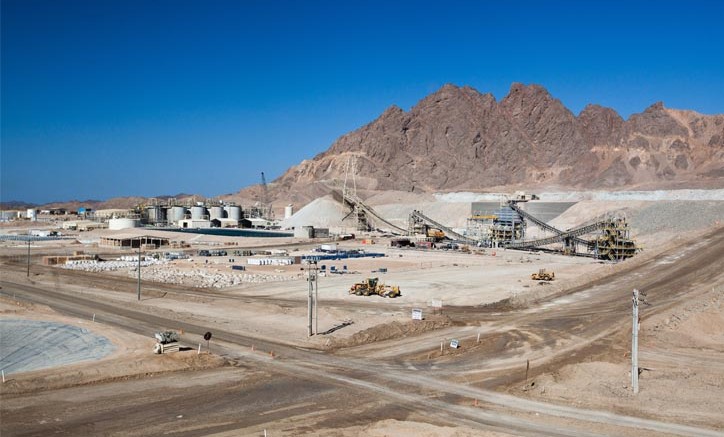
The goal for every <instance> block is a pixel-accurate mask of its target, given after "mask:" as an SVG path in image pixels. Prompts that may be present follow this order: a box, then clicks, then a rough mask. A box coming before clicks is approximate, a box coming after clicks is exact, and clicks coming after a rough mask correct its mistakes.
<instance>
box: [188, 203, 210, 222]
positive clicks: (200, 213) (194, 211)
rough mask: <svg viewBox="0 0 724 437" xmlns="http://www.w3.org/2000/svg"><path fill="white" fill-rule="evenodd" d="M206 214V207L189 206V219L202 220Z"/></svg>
mask: <svg viewBox="0 0 724 437" xmlns="http://www.w3.org/2000/svg"><path fill="white" fill-rule="evenodd" d="M206 216H207V214H206V208H204V207H203V206H192V207H191V220H204V219H205V218H206Z"/></svg>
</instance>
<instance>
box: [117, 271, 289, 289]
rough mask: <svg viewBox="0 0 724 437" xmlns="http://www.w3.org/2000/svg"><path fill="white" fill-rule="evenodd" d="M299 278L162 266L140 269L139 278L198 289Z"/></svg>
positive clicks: (129, 274) (132, 273) (131, 274)
mask: <svg viewBox="0 0 724 437" xmlns="http://www.w3.org/2000/svg"><path fill="white" fill-rule="evenodd" d="M134 275H135V273H134V272H132V271H129V272H128V276H131V277H133V276H134ZM301 277H302V275H301V274H297V275H294V276H285V275H266V274H259V273H221V272H208V271H205V270H202V269H193V270H182V269H177V268H169V267H162V266H155V267H151V268H147V269H141V278H142V279H143V280H147V281H154V282H163V283H168V284H182V285H189V286H192V287H200V288H224V287H232V286H235V285H240V284H244V283H263V282H281V281H294V280H297V279H300V278H301Z"/></svg>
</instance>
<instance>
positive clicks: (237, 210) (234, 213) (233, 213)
mask: <svg viewBox="0 0 724 437" xmlns="http://www.w3.org/2000/svg"><path fill="white" fill-rule="evenodd" d="M224 209H225V210H226V216H227V217H228V218H230V219H232V220H236V221H237V222H238V221H240V220H241V207H240V206H238V205H227V206H225V207H224Z"/></svg>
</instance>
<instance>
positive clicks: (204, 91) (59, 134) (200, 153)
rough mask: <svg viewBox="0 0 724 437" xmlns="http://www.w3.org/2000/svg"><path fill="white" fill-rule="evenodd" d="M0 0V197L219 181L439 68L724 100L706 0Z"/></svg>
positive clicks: (690, 104) (717, 26) (719, 107)
mask: <svg viewBox="0 0 724 437" xmlns="http://www.w3.org/2000/svg"><path fill="white" fill-rule="evenodd" d="M1 6H2V10H1V12H2V14H1V16H2V52H1V56H2V59H1V60H2V78H1V80H2V89H1V91H2V94H1V98H2V108H1V109H2V114H1V116H2V120H1V121H2V126H1V128H2V131H1V140H2V149H1V154H0V172H1V173H0V182H1V187H0V188H1V190H0V200H2V201H9V200H23V201H28V202H35V203H45V202H50V201H56V200H70V199H108V198H111V197H117V196H154V195H163V194H176V193H181V192H185V193H195V194H201V195H205V196H209V197H212V196H217V195H221V194H225V193H230V192H236V191H237V190H239V189H240V188H242V187H245V186H248V185H251V184H254V183H258V182H259V180H260V173H261V172H262V171H263V172H265V174H266V176H267V179H268V180H272V179H275V178H276V177H278V176H280V175H281V174H282V173H283V172H284V171H285V170H286V169H288V168H289V167H291V166H293V165H296V164H298V163H299V162H301V161H302V160H303V159H308V158H312V157H313V156H315V155H316V154H317V153H319V152H322V151H324V150H326V149H327V148H328V147H329V146H330V145H331V144H332V143H333V142H334V140H335V139H336V138H337V137H339V136H340V135H343V134H344V133H346V132H349V131H351V130H354V129H356V128H358V127H360V126H362V125H364V124H366V123H368V122H369V121H371V120H373V119H374V118H376V117H377V116H378V115H379V114H380V113H382V112H383V111H384V109H385V108H387V107H388V106H390V105H392V104H396V105H398V106H400V107H402V108H403V109H405V110H407V109H409V108H410V107H412V106H414V105H415V104H416V103H417V102H418V101H419V100H421V99H422V98H424V97H425V96H426V95H427V94H429V93H431V92H434V91H435V90H437V89H438V88H439V87H441V86H442V85H444V84H445V83H454V84H457V85H470V86H473V87H474V88H476V89H478V90H479V91H481V92H483V93H485V92H492V93H493V94H494V95H495V96H496V98H498V99H501V98H503V97H504V96H505V95H506V94H507V92H508V89H509V88H510V84H511V83H512V82H523V83H526V84H529V83H537V84H541V85H543V86H545V87H546V88H547V89H548V90H549V91H550V92H551V93H552V94H553V95H554V96H555V97H557V98H559V99H560V100H561V101H562V102H563V103H564V104H565V105H566V106H567V107H568V108H569V109H571V110H572V111H573V112H574V113H576V114H577V113H578V112H579V111H580V110H581V109H582V108H583V107H584V106H585V105H586V104H587V103H598V104H601V105H604V106H610V107H612V108H614V109H616V110H617V111H618V112H619V113H620V114H621V115H622V116H624V117H628V116H629V115H631V114H632V113H635V112H641V111H643V110H644V109H645V108H646V107H647V106H649V105H650V104H652V103H654V102H656V101H659V100H662V101H664V103H665V105H666V106H667V107H671V108H682V109H693V110H696V111H699V112H703V113H709V114H713V113H722V112H724V26H722V24H721V17H723V16H724V2H709V1H706V2H697V1H690V2H662V1H657V2H636V1H626V2H619V1H600V2H596V1H592V2H588V1H586V2H583V1H576V2H543V1H515V2H504V1H496V2H493V1H490V2H488V1H470V2H464V1H445V2H426V1H414V2H412V1H410V2H406V1H399V2H390V1H387V2H384V1H379V2H378V1H365V2H341V1H313V0H310V1H243V0H236V1H218V0H217V1H214V0H211V1H201V0H199V1H188V0H173V1H169V0H153V1H151V0H147V1H134V0H122V1H114V0H72V1H71V0H46V1H36V0H2V2H1Z"/></svg>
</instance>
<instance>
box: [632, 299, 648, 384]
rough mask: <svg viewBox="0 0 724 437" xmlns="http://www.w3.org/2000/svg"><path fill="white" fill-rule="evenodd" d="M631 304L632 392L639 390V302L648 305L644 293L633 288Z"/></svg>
mask: <svg viewBox="0 0 724 437" xmlns="http://www.w3.org/2000/svg"><path fill="white" fill-rule="evenodd" d="M631 302H632V305H633V312H632V313H633V314H632V318H631V387H633V392H634V394H636V393H638V392H639V328H640V326H641V323H640V322H639V302H641V303H643V304H646V305H650V304H649V303H648V302H647V301H646V293H645V292H643V291H642V292H639V291H638V290H637V289H635V288H634V291H633V297H632V298H631Z"/></svg>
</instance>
